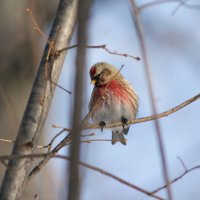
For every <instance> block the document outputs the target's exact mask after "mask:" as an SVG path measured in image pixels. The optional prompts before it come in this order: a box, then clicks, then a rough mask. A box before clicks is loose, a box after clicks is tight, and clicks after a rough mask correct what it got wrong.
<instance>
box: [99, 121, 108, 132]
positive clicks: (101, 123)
mask: <svg viewBox="0 0 200 200" xmlns="http://www.w3.org/2000/svg"><path fill="white" fill-rule="evenodd" d="M99 126H100V128H101V132H102V131H103V128H104V127H106V123H105V122H104V121H100V123H99Z"/></svg>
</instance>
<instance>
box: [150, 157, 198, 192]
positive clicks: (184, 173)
mask: <svg viewBox="0 0 200 200" xmlns="http://www.w3.org/2000/svg"><path fill="white" fill-rule="evenodd" d="M180 162H181V164H182V165H183V168H184V172H183V173H182V174H180V175H179V176H177V177H176V178H174V179H173V180H171V181H169V183H168V184H165V185H163V186H161V187H159V188H157V189H155V190H154V191H152V194H155V193H157V192H159V191H160V190H163V189H165V188H167V187H168V185H171V184H173V183H175V182H177V181H178V180H180V179H182V178H183V177H184V176H185V175H186V174H188V173H190V172H192V171H194V170H197V169H200V165H196V166H194V167H192V168H190V169H188V168H187V167H186V165H185V164H184V162H183V161H182V160H181V161H180Z"/></svg>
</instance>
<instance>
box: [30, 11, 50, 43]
mask: <svg viewBox="0 0 200 200" xmlns="http://www.w3.org/2000/svg"><path fill="white" fill-rule="evenodd" d="M26 12H27V13H28V14H29V16H30V18H31V21H32V23H33V25H34V29H35V30H36V31H38V32H39V34H40V35H41V36H42V37H43V38H44V39H45V40H46V41H47V42H48V43H49V45H50V44H51V41H50V40H49V38H48V37H47V35H45V34H44V32H43V31H42V30H41V29H40V27H39V26H38V24H37V22H36V20H35V17H34V16H33V13H32V11H31V9H30V8H26Z"/></svg>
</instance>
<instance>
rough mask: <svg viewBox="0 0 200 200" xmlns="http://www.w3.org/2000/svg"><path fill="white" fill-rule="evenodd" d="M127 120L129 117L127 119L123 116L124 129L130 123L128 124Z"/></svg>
mask: <svg viewBox="0 0 200 200" xmlns="http://www.w3.org/2000/svg"><path fill="white" fill-rule="evenodd" d="M127 122H128V119H127V118H125V117H122V127H123V129H124V127H125V126H127V127H128V124H127Z"/></svg>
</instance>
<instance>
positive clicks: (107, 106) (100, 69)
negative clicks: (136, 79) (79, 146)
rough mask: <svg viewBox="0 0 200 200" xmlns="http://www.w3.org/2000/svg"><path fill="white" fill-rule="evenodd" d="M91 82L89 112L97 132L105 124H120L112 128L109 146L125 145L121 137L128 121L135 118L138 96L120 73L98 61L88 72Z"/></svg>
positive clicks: (111, 66) (127, 129) (127, 128)
mask: <svg viewBox="0 0 200 200" xmlns="http://www.w3.org/2000/svg"><path fill="white" fill-rule="evenodd" d="M90 77H91V83H92V84H94V88H93V92H92V96H91V100H90V103H89V113H90V116H91V119H92V121H93V122H94V123H98V124H99V126H100V127H101V131H102V130H103V128H104V127H105V126H106V123H115V122H122V123H123V126H122V127H115V128H112V144H115V143H116V142H117V141H120V142H121V143H122V144H124V145H125V144H126V139H125V138H124V134H127V133H128V131H129V126H128V125H127V124H126V123H127V121H128V120H133V119H135V118H136V114H137V112H138V97H137V95H136V93H135V91H134V89H133V87H132V86H131V85H130V83H128V81H127V80H125V79H124V77H123V76H122V75H121V74H120V70H118V69H117V68H115V67H114V66H113V65H111V64H109V63H106V62H98V63H96V64H95V65H93V66H92V67H91V69H90Z"/></svg>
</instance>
